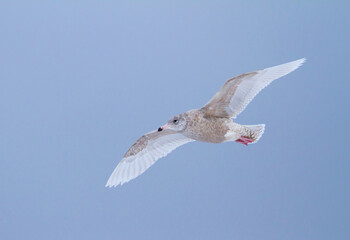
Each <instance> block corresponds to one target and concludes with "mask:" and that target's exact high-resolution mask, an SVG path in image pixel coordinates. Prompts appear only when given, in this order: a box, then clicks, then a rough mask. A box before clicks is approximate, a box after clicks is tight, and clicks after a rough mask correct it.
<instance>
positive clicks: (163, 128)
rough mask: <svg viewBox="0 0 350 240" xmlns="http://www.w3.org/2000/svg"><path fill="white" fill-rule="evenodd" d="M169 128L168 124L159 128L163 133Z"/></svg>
mask: <svg viewBox="0 0 350 240" xmlns="http://www.w3.org/2000/svg"><path fill="white" fill-rule="evenodd" d="M167 128H168V126H167V124H165V125H163V126H161V127H160V128H158V132H161V131H163V130H165V129H167Z"/></svg>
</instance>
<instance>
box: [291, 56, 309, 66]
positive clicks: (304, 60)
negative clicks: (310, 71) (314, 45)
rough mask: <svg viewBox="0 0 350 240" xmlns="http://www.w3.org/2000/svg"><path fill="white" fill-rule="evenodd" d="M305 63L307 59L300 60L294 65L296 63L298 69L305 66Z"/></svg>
mask: <svg viewBox="0 0 350 240" xmlns="http://www.w3.org/2000/svg"><path fill="white" fill-rule="evenodd" d="M305 62H306V58H300V59H298V60H295V61H294V63H296V64H295V65H296V66H297V68H298V67H300V66H301V65H303V64H304V63H305ZM292 63H293V62H292Z"/></svg>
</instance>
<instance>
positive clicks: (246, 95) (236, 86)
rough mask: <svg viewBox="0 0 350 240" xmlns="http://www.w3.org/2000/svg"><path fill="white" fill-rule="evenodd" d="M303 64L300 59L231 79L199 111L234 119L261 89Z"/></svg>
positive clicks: (303, 60)
mask: <svg viewBox="0 0 350 240" xmlns="http://www.w3.org/2000/svg"><path fill="white" fill-rule="evenodd" d="M304 62H305V58H302V59H299V60H296V61H293V62H289V63H285V64H281V65H278V66H275V67H270V68H265V69H262V70H258V71H255V72H250V73H245V74H241V75H239V76H236V77H234V78H231V79H230V80H228V81H227V82H226V83H225V85H224V86H223V87H222V88H221V89H220V90H219V91H218V92H217V93H216V94H215V95H214V97H213V98H212V99H211V100H210V101H209V102H208V103H207V104H206V105H205V106H204V107H203V108H202V109H201V110H202V111H204V112H205V114H206V115H207V116H216V117H230V118H236V117H237V116H238V114H240V113H241V112H242V111H243V110H244V109H245V108H246V107H247V105H248V104H249V103H250V102H251V101H252V100H253V98H254V97H255V96H256V95H257V94H258V93H259V92H260V91H261V90H262V89H263V88H265V87H266V86H268V85H269V84H270V83H271V82H272V81H274V80H276V79H278V78H280V77H282V76H284V75H287V74H288V73H290V72H292V71H294V70H295V69H297V68H298V67H300V66H301V65H302V64H303V63H304Z"/></svg>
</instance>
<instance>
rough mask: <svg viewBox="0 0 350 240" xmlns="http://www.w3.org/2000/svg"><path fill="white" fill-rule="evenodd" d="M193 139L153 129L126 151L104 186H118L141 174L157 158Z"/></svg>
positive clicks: (170, 131) (169, 131) (168, 131)
mask: <svg viewBox="0 0 350 240" xmlns="http://www.w3.org/2000/svg"><path fill="white" fill-rule="evenodd" d="M192 141H194V140H193V139H191V138H188V137H186V136H184V135H182V134H181V133H177V132H175V131H172V130H163V131H161V132H158V131H153V132H150V133H147V134H145V135H144V136H142V137H141V138H139V139H138V140H137V141H136V142H135V143H134V144H133V145H132V146H131V148H130V149H129V150H128V151H127V153H126V154H125V155H124V157H123V159H122V160H121V161H120V162H119V164H118V165H117V167H116V168H115V169H114V171H113V173H112V174H111V176H110V177H109V179H108V182H107V184H106V187H113V186H118V185H119V184H121V185H122V184H123V183H126V182H128V181H130V180H132V179H134V178H136V177H137V176H139V175H141V174H142V173H143V172H144V171H146V169H148V168H149V167H150V166H152V165H153V164H154V163H155V162H156V161H157V160H158V159H159V158H161V157H165V156H166V155H167V154H168V153H170V152H171V151H173V150H174V149H175V148H177V147H180V146H181V145H183V144H185V143H188V142H192Z"/></svg>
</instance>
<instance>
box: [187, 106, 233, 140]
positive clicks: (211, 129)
mask: <svg viewBox="0 0 350 240" xmlns="http://www.w3.org/2000/svg"><path fill="white" fill-rule="evenodd" d="M183 116H184V118H185V119H186V126H185V128H184V130H183V131H182V134H183V135H185V136H186V137H188V138H191V139H194V140H196V141H200V142H209V143H222V142H225V141H226V137H225V135H226V134H227V133H228V132H229V131H230V129H231V128H232V127H233V122H232V120H231V119H229V118H221V117H211V116H208V117H206V116H205V114H204V112H203V111H201V110H200V109H195V110H190V111H188V112H185V113H183Z"/></svg>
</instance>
